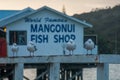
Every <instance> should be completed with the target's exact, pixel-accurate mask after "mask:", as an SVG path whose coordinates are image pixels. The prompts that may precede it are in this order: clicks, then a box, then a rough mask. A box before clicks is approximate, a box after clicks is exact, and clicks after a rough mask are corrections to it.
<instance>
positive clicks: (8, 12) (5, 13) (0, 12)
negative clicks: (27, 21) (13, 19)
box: [0, 10, 20, 19]
mask: <svg viewBox="0 0 120 80" xmlns="http://www.w3.org/2000/svg"><path fill="white" fill-rule="evenodd" d="M19 11H20V10H0V19H2V18H5V17H7V16H10V15H12V14H15V13H17V12H19Z"/></svg>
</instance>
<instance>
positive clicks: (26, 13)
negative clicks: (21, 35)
mask: <svg viewBox="0 0 120 80" xmlns="http://www.w3.org/2000/svg"><path fill="white" fill-rule="evenodd" d="M45 9H46V10H48V11H51V12H54V13H56V14H58V15H61V16H63V17H65V18H68V19H70V20H72V21H75V22H77V23H79V24H82V25H84V27H92V25H91V24H89V23H86V22H85V21H81V20H78V19H76V18H73V17H71V16H68V15H66V14H63V13H61V12H58V11H56V10H54V9H52V8H49V7H47V6H44V7H42V8H39V9H37V10H31V8H26V9H23V10H22V11H20V12H18V13H16V14H14V15H12V16H9V17H7V18H4V19H2V20H0V27H4V26H6V25H8V24H10V23H12V22H14V21H16V20H19V19H22V18H25V17H27V16H30V15H32V14H34V13H37V12H39V11H42V10H45ZM11 18H12V20H11Z"/></svg>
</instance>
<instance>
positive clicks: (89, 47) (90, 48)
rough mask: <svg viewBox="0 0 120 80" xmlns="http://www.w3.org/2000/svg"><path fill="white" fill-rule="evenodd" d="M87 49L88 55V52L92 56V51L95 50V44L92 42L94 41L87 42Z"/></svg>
mask: <svg viewBox="0 0 120 80" xmlns="http://www.w3.org/2000/svg"><path fill="white" fill-rule="evenodd" d="M84 47H85V49H86V50H87V54H88V50H90V51H91V54H92V49H94V48H95V44H94V42H93V41H92V39H88V40H87V41H86V42H85V45H84Z"/></svg>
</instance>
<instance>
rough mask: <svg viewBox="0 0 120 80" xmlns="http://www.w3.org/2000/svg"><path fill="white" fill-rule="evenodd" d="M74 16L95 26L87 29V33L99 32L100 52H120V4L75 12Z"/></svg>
mask: <svg viewBox="0 0 120 80" xmlns="http://www.w3.org/2000/svg"><path fill="white" fill-rule="evenodd" d="M73 17H75V18H78V19H80V20H85V21H86V22H89V23H91V24H92V25H93V28H90V29H85V34H97V35H98V45H99V53H115V52H116V51H117V52H118V53H119V54H120V5H117V6H115V7H113V8H110V7H109V8H106V9H96V10H94V11H91V12H89V13H83V14H75V15H73Z"/></svg>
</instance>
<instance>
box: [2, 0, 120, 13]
mask: <svg viewBox="0 0 120 80" xmlns="http://www.w3.org/2000/svg"><path fill="white" fill-rule="evenodd" d="M118 4H120V0H0V9H1V10H21V9H24V8H26V7H31V8H33V9H38V8H40V7H42V6H49V7H51V8H53V9H56V10H58V11H62V7H63V5H65V8H66V13H67V14H68V15H73V14H75V13H78V14H80V13H83V12H89V11H91V10H92V9H95V8H105V7H108V6H111V7H113V6H115V5H118Z"/></svg>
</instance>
